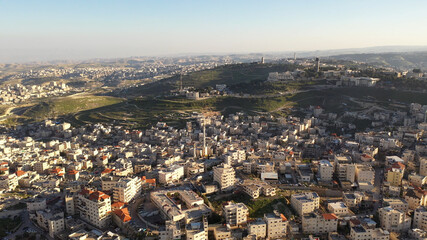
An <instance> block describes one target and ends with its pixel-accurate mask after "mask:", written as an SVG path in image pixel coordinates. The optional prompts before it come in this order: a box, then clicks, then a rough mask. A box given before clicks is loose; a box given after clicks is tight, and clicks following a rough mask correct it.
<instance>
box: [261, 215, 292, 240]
mask: <svg viewBox="0 0 427 240" xmlns="http://www.w3.org/2000/svg"><path fill="white" fill-rule="evenodd" d="M264 222H266V223H267V231H266V236H267V238H268V239H280V238H283V237H284V236H285V235H286V232H287V229H288V221H287V219H286V218H285V216H283V215H279V214H278V213H277V212H276V213H274V214H273V213H269V214H265V215H264Z"/></svg>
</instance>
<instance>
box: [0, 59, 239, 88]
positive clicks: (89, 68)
mask: <svg viewBox="0 0 427 240" xmlns="http://www.w3.org/2000/svg"><path fill="white" fill-rule="evenodd" d="M127 61H129V64H128V66H122V65H123V64H122V62H120V61H119V62H117V63H115V62H107V63H105V64H104V63H100V66H97V65H99V64H91V63H88V64H85V65H86V66H84V67H83V66H82V65H81V64H66V65H65V64H64V66H60V67H58V66H54V65H52V66H42V67H39V68H37V69H31V70H29V71H25V72H20V73H15V74H11V75H4V76H1V75H0V79H1V77H3V80H21V79H24V80H25V79H34V78H36V79H37V78H61V79H67V80H69V79H71V80H72V79H84V80H87V79H89V80H98V81H102V82H112V81H121V80H141V79H147V78H159V77H162V76H163V77H167V76H172V75H175V74H185V73H189V72H194V71H200V70H204V69H210V68H214V67H216V66H218V65H223V64H229V63H231V62H232V60H231V59H229V58H227V57H212V58H211V57H208V56H206V57H182V58H179V57H178V58H162V57H159V58H154V59H153V58H144V57H141V58H138V57H136V58H134V59H129V60H127ZM105 65H106V66H105Z"/></svg>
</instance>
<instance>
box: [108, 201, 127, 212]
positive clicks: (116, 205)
mask: <svg viewBox="0 0 427 240" xmlns="http://www.w3.org/2000/svg"><path fill="white" fill-rule="evenodd" d="M125 205H126V204H125V203H124V202H113V204H111V210H113V211H114V210H117V209H122V208H124V206H125Z"/></svg>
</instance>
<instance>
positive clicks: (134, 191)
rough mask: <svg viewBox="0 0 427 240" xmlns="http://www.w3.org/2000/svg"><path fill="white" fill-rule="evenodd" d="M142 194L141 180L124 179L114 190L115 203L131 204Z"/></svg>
mask: <svg viewBox="0 0 427 240" xmlns="http://www.w3.org/2000/svg"><path fill="white" fill-rule="evenodd" d="M139 194H141V178H139V177H134V178H122V179H120V180H119V181H118V182H117V184H116V186H115V187H114V188H113V199H114V201H115V202H124V203H129V202H131V201H132V200H133V199H134V198H135V197H137V196H138V195H139Z"/></svg>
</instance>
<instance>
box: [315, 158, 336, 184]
mask: <svg viewBox="0 0 427 240" xmlns="http://www.w3.org/2000/svg"><path fill="white" fill-rule="evenodd" d="M333 174H334V166H332V164H331V163H330V162H329V161H328V160H320V161H319V177H320V181H323V182H329V181H332V175H333Z"/></svg>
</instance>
